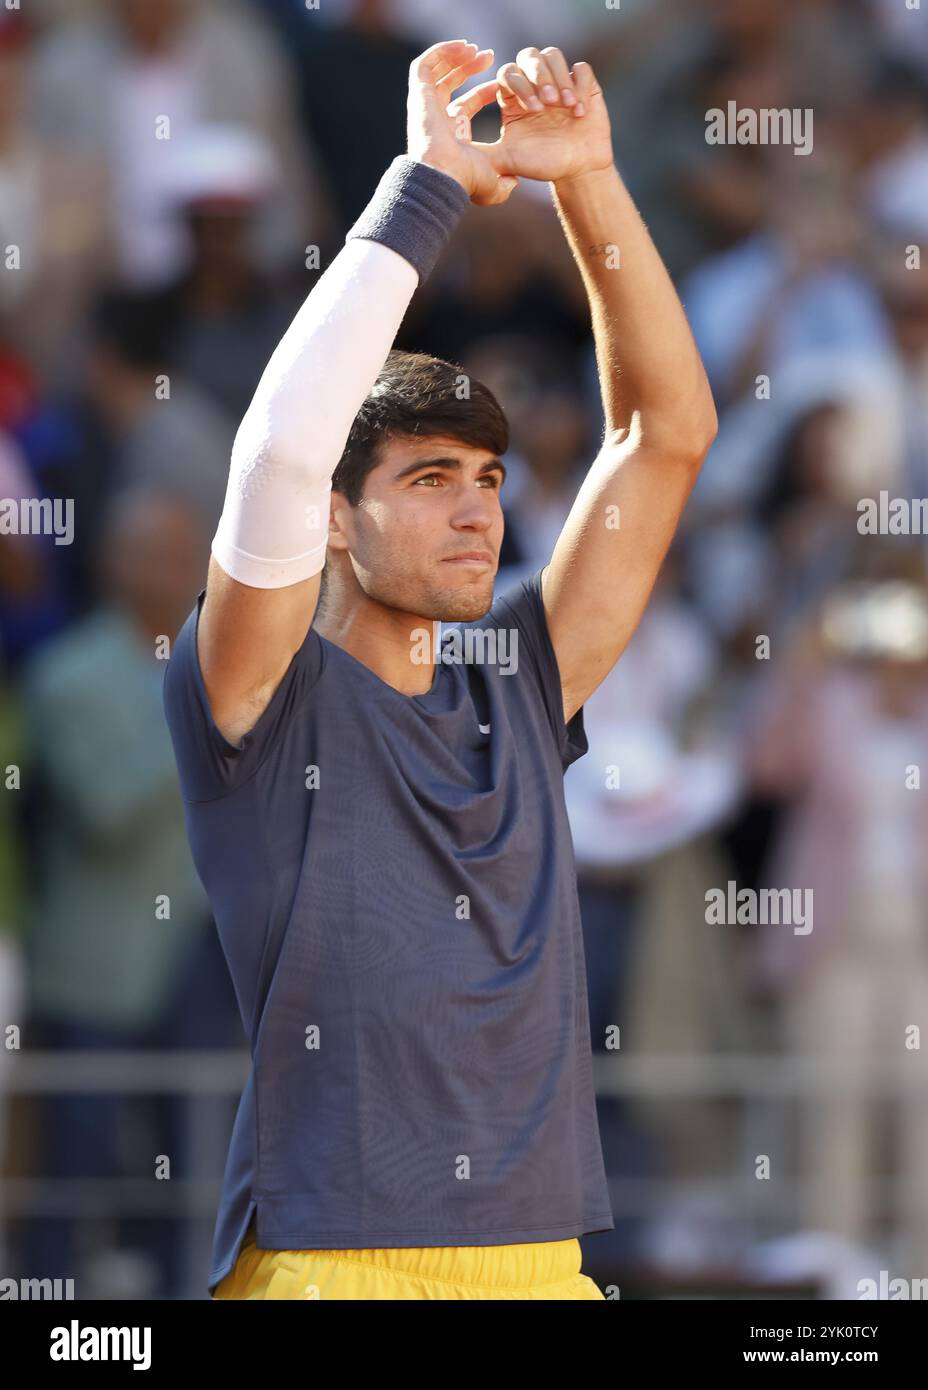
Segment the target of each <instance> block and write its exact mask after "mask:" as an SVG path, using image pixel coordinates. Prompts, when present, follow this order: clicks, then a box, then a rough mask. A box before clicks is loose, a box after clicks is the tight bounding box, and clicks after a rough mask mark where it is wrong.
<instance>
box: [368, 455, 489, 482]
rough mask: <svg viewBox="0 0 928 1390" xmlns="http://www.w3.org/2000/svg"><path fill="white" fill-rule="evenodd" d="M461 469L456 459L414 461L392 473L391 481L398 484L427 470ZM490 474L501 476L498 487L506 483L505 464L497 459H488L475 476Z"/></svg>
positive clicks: (458, 470)
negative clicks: (402, 479) (495, 473)
mask: <svg viewBox="0 0 928 1390" xmlns="http://www.w3.org/2000/svg"><path fill="white" fill-rule="evenodd" d="M463 467H464V465H463V464H462V463H461V460H460V459H456V458H435V459H416V461H415V462H414V463H407V465H406V467H405V468H401V469H400V471H399V472H398V473H394V475H393V481H394V482H395V483H398V482H399V481H400V479H401V478H408V477H409V476H410V475H411V474H413V473H421V472H422V471H423V470H424V469H428V468H448V469H450V470H452V471H456V472H458V473H460V471H461V469H462V468H463ZM491 472H498V473H500V474H501V475H502V476H501V478H500V486H502V484H503V483H504V482H505V481H506V467H505V464H503V463H502V462H501V461H500V460H499V459H488V460H487V462H486V463H484V464H483V465H482V466H481V467H480V469H479V471H478V474H477V476H478V477H482V476H483V474H484V473H491Z"/></svg>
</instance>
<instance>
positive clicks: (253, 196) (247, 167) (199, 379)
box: [153, 124, 306, 424]
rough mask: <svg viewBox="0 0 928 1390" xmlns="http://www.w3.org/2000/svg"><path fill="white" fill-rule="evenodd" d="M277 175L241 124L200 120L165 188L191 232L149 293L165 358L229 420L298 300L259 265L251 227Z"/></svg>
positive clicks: (299, 295)
mask: <svg viewBox="0 0 928 1390" xmlns="http://www.w3.org/2000/svg"><path fill="white" fill-rule="evenodd" d="M278 180H279V171H278V170H277V168H276V166H275V164H274V159H273V155H272V152H271V150H270V149H269V147H268V146H267V145H266V144H265V143H264V142H263V141H262V140H261V139H260V138H259V137H258V136H256V135H255V134H254V133H253V132H251V131H249V130H247V129H246V128H245V127H242V126H233V125H218V124H217V125H210V126H198V127H196V128H195V129H194V130H192V131H191V133H190V135H189V136H188V138H187V139H186V141H185V142H184V146H183V149H182V150H181V151H179V153H178V159H177V162H176V165H175V168H174V170H173V173H172V177H171V181H170V185H169V196H170V198H171V200H172V201H173V202H174V204H175V205H176V206H177V208H178V210H179V213H180V215H181V216H182V217H183V221H184V224H185V225H186V227H187V229H188V232H189V241H190V256H189V261H188V263H187V265H186V267H185V269H184V272H183V274H182V275H181V276H180V277H179V278H178V280H177V281H176V282H175V283H174V284H172V285H170V286H169V287H168V288H167V289H166V290H164V291H163V292H162V294H161V295H160V297H156V298H155V300H154V307H153V312H155V313H157V314H159V315H160V314H163V315H164V316H165V319H166V327H165V331H166V335H167V340H168V350H169V353H170V359H171V364H172V366H176V367H177V368H178V369H179V371H180V372H181V373H182V375H183V377H184V379H185V380H186V381H188V382H191V383H192V384H193V385H195V386H197V387H199V388H200V389H201V390H202V391H203V392H205V394H206V395H207V396H209V397H210V398H211V400H212V401H213V402H214V404H215V405H217V406H218V407H219V408H220V409H221V410H222V411H223V412H224V413H225V415H226V416H227V417H228V419H229V420H231V421H234V422H235V423H236V424H238V422H239V421H240V420H241V418H242V416H243V415H244V414H245V411H246V410H247V408H248V406H249V404H250V403H251V398H252V396H253V395H254V391H255V387H256V386H257V384H258V381H259V379H260V377H261V374H262V372H263V371H264V368H265V366H266V365H267V362H268V360H269V359H270V357H271V354H272V353H273V351H274V349H275V348H276V346H277V344H278V342H279V341H280V339H281V337H282V336H283V333H284V330H285V328H286V327H287V325H288V324H289V322H290V320H291V319H292V318H293V315H294V314H295V313H296V311H297V309H298V307H299V304H300V303H301V302H302V300H303V299H304V298H305V295H306V288H305V285H301V284H300V280H301V279H302V280H305V276H306V272H305V271H304V272H303V274H302V276H301V277H296V276H294V277H293V279H294V282H295V284H294V292H293V293H290V292H288V291H287V289H285V287H284V285H283V284H281V283H280V282H279V280H278V279H275V278H274V277H272V276H270V275H269V274H268V273H267V272H266V271H264V270H263V269H262V268H261V265H260V263H259V261H258V258H257V257H256V254H255V243H254V235H253V233H254V226H255V222H256V220H258V218H259V217H260V214H261V209H262V207H263V206H264V205H265V204H266V203H267V200H268V199H269V198H271V197H272V196H273V194H274V190H275V187H276V186H277V183H278Z"/></svg>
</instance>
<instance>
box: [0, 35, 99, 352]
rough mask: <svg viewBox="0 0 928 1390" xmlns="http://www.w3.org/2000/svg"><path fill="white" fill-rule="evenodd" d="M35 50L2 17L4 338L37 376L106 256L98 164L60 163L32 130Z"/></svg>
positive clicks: (75, 157)
mask: <svg viewBox="0 0 928 1390" xmlns="http://www.w3.org/2000/svg"><path fill="white" fill-rule="evenodd" d="M33 47H34V38H33V33H32V29H31V25H30V21H29V19H27V18H26V17H25V16H24V15H23V14H22V13H19V12H14V11H11V10H2V9H0V253H2V255H3V260H4V265H3V268H2V271H0V333H2V334H3V335H4V336H10V337H13V336H15V340H16V348H17V352H18V353H20V354H22V355H24V356H25V357H26V358H27V359H28V360H29V362H30V364H31V366H32V367H33V368H37V367H39V366H44V365H45V363H46V359H47V357H48V356H49V354H50V353H51V351H52V349H53V347H54V344H55V342H56V341H57V339H58V338H59V337H60V336H61V335H62V333H63V332H64V331H65V330H66V329H67V328H68V327H70V326H71V324H73V322H74V320H75V317H76V315H77V313H78V312H79V309H80V305H81V303H82V295H84V294H85V293H86V289H87V286H88V284H90V283H92V282H93V280H94V278H95V277H96V276H98V275H99V274H100V273H101V270H102V267H103V266H104V265H105V263H106V251H107V248H106V246H105V243H104V225H103V219H102V216H101V212H102V180H100V177H99V175H100V168H99V165H98V164H95V163H94V162H93V161H92V160H90V159H88V158H86V157H83V156H82V155H81V154H80V153H79V152H78V151H76V150H73V151H70V152H69V153H68V154H67V155H63V154H62V153H61V152H60V151H56V150H55V148H54V147H53V146H52V145H51V144H50V142H49V141H48V140H46V139H44V138H43V137H42V136H41V135H40V134H39V132H37V131H36V130H35V129H32V128H30V125H29V122H28V119H27V115H28V112H27V107H28V102H27V86H28V77H29V63H30V58H31V54H32V52H33ZM8 248H16V251H17V253H18V265H16V266H15V267H14V268H11V267H10V265H9V264H8V263H7V261H8V256H9V250H8ZM14 323H15V329H14Z"/></svg>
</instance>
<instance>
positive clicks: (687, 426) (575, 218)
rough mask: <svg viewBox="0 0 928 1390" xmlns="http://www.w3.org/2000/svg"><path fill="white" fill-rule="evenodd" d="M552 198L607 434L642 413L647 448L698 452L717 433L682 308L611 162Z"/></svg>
mask: <svg viewBox="0 0 928 1390" xmlns="http://www.w3.org/2000/svg"><path fill="white" fill-rule="evenodd" d="M553 188H554V201H555V207H556V209H557V212H558V216H559V217H560V220H561V224H562V226H563V228H564V232H565V235H566V237H567V240H568V243H569V245H570V248H571V250H572V252H573V255H574V258H575V260H576V262H577V265H578V267H579V270H580V273H581V275H582V277H583V282H584V285H585V287H586V291H587V297H588V299H589V303H590V315H591V320H592V327H593V338H594V343H595V347H596V360H597V364H598V367H599V376H600V384H601V389H602V395H603V409H604V413H605V418H606V438H607V440H608V439H609V438H610V437H611V436H615V437H616V438H617V439H620V438H621V437H624V433H625V432H626V431H628V430H629V429H630V428H631V426H632V423H633V421H634V417H635V416H637V417H638V420H637V422H636V424H637V428H638V429H640V431H641V442H642V443H643V444H645V445H649V444H652V443H653V444H654V445H655V447H657V448H659V449H660V450H661V451H662V452H667V451H668V450H670V451H673V450H675V449H680V450H682V451H684V452H690V451H691V450H692V452H694V453H696V452H699V449H700V447H701V445H702V443H703V441H704V440H705V439H706V438H711V436H712V434H713V433H714V430H715V424H716V421H715V409H714V406H713V402H712V395H711V391H710V389H709V384H708V381H707V379H706V374H705V371H704V369H703V365H702V362H701V360H700V357H699V353H698V351H697V348H696V344H695V342H694V341H693V336H692V334H691V332H690V329H689V325H688V323H687V321H686V315H685V314H684V312H683V306H682V304H681V303H680V299H679V297H678V295H677V292H676V290H675V289H674V287H673V283H672V281H671V279H670V276H669V275H668V273H667V271H666V269H665V267H664V264H663V262H662V261H661V258H660V256H659V255H658V252H657V249H656V247H655V245H654V243H653V241H652V240H651V237H650V235H649V233H648V230H647V228H646V227H645V225H644V222H643V221H642V220H641V217H640V215H639V213H638V210H637V208H636V207H635V205H634V203H633V202H632V199H631V196H630V195H629V193H628V190H627V189H626V187H625V185H624V183H623V182H622V179H621V177H620V175H619V173H618V170H617V169H616V168H615V166H614V165H612V166H610V167H609V168H605V169H599V170H596V171H594V172H590V173H586V174H582V175H580V176H578V177H577V178H575V179H572V180H567V181H564V182H561V183H555V184H554V185H553Z"/></svg>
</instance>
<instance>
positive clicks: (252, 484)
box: [212, 160, 467, 588]
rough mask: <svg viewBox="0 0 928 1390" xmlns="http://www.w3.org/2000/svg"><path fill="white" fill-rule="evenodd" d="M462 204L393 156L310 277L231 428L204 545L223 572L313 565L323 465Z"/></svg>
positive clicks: (452, 189) (333, 456)
mask: <svg viewBox="0 0 928 1390" xmlns="http://www.w3.org/2000/svg"><path fill="white" fill-rule="evenodd" d="M391 170H392V171H393V172H392V173H391ZM466 203H467V195H466V193H465V192H464V190H463V189H462V188H461V187H460V185H459V184H458V183H456V181H455V180H454V179H452V178H450V177H449V176H447V175H445V174H442V173H440V172H439V171H438V170H435V169H425V167H424V166H423V165H420V164H417V163H416V161H413V160H401V161H394V164H393V165H391V169H390V170H388V171H387V173H386V174H385V175H384V179H383V180H381V183H380V185H379V186H378V190H377V192H376V193H375V195H374V198H373V199H372V200H371V203H370V204H369V205H368V208H367V209H366V211H365V213H363V214H362V216H361V217H360V218H359V219H358V222H357V223H355V226H354V227H353V228H352V229H351V231H349V233H348V237H347V239H346V244H345V246H344V247H343V248H342V250H341V251H340V252H339V254H338V255H337V256H336V257H335V259H334V260H333V262H332V264H331V265H330V266H329V267H328V268H327V270H326V271H325V272H324V273H323V275H322V276H320V278H319V280H318V281H317V282H316V284H315V286H314V287H313V289H312V292H311V293H310V295H309V296H308V298H307V299H306V301H305V303H304V304H303V305H302V307H301V308H300V310H299V312H298V313H297V315H296V317H295V318H294V320H293V322H292V323H291V325H290V327H289V328H288V329H287V332H286V333H285V334H284V337H283V339H282V340H281V342H280V343H279V345H278V347H277V348H276V350H275V352H274V354H273V356H272V357H271V360H270V362H269V363H268V365H267V367H266V369H265V371H264V374H263V376H262V378H261V381H260V382H259V384H258V388H257V390H256V392H255V395H254V399H253V400H252V402H251V405H250V406H249V408H248V410H247V412H246V414H245V417H244V419H243V420H242V423H241V425H240V427H239V429H238V432H237V434H236V438H235V443H234V446H233V450H232V461H231V467H230V470H229V483H228V488H227V491H226V499H225V504H224V508H223V514H222V517H221V519H220V523H219V527H218V529H217V533H216V536H215V538H214V540H213V546H212V549H213V554H214V555H215V556H216V559H217V560H218V561H219V563H220V565H221V566H222V568H223V569H224V570H225V571H226V573H227V574H230V575H231V576H232V577H233V578H236V579H239V580H240V581H241V582H242V583H245V584H248V585H250V586H253V587H256V588H277V587H282V586H285V585H289V584H293V583H295V582H298V581H299V580H301V579H304V578H307V577H309V576H310V575H312V574H314V573H318V571H319V570H321V568H322V565H323V563H324V556H325V546H326V538H327V534H328V521H329V495H330V492H331V482H332V475H333V473H334V472H335V469H336V467H337V465H338V461H339V459H340V458H341V455H342V452H343V450H344V447H345V443H346V441H347V439H348V434H349V432H350V429H351V425H352V421H353V420H354V418H355V416H356V415H357V413H358V410H359V409H360V407H361V404H362V402H363V401H364V398H365V397H366V395H367V393H368V392H369V391H370V388H371V386H372V385H373V383H374V381H375V380H376V378H377V375H378V373H379V371H380V369H381V367H382V366H383V363H384V360H385V359H386V356H387V354H388V353H389V351H390V349H391V347H392V346H393V342H394V339H395V337H396V334H397V331H398V329H399V326H400V324H401V323H402V320H403V316H404V314H405V312H406V309H407V307H408V305H409V301H410V300H411V298H412V296H413V294H414V292H415V290H416V287H417V285H418V284H419V280H420V277H424V276H425V275H427V274H428V272H429V270H430V269H431V265H432V264H433V262H434V260H435V258H436V257H437V255H438V253H439V251H440V249H441V246H442V244H443V242H444V239H445V237H446V236H447V235H448V232H449V231H450V229H451V227H452V226H453V225H454V223H455V222H456V220H457V217H458V216H459V214H460V211H461V210H462V209H463V207H464V206H465V205H466Z"/></svg>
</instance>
